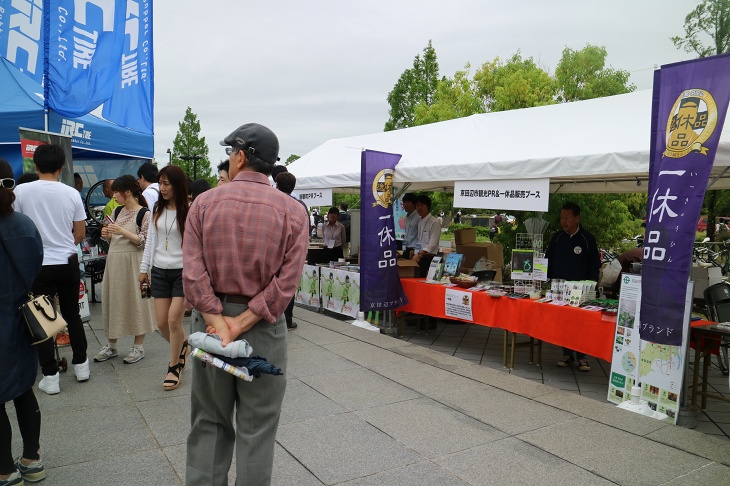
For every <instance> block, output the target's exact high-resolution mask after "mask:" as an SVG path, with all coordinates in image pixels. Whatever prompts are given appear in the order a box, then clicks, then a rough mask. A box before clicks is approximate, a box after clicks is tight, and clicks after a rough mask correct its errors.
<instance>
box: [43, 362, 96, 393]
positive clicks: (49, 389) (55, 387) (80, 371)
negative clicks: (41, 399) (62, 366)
mask: <svg viewBox="0 0 730 486" xmlns="http://www.w3.org/2000/svg"><path fill="white" fill-rule="evenodd" d="M74 375H76V381H87V380H88V379H89V376H91V369H90V368H89V358H86V361H84V362H83V363H81V364H75V365H74ZM38 388H39V389H40V390H41V391H42V392H45V393H47V394H48V395H57V394H59V393H61V374H60V372H59V371H56V374H55V375H47V376H44V377H43V378H41V381H40V383H38Z"/></svg>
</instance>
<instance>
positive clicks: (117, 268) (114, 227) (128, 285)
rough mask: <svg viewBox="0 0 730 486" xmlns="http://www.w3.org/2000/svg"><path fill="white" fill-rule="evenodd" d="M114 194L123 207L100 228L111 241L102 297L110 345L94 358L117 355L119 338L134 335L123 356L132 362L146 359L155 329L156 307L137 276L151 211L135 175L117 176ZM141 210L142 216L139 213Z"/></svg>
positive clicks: (103, 234)
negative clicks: (146, 340)
mask: <svg viewBox="0 0 730 486" xmlns="http://www.w3.org/2000/svg"><path fill="white" fill-rule="evenodd" d="M112 193H113V197H114V199H115V200H116V201H117V202H118V203H119V204H121V205H123V207H121V208H118V209H117V210H115V217H114V222H113V223H111V224H108V225H106V226H105V227H104V228H103V229H102V230H101V236H102V237H103V238H105V239H106V240H107V241H109V253H108V254H107V257H106V268H105V269H104V279H103V281H102V289H103V292H102V296H101V313H102V318H103V319H104V331H105V333H106V337H107V340H108V344H107V345H106V346H104V347H102V348H101V351H99V354H97V355H96V357H94V361H96V362H100V361H106V360H108V359H110V358H115V357H116V356H117V339H119V337H120V336H129V335H132V336H134V345H133V346H132V349H131V350H130V352H129V354H128V355H127V357H126V358H124V363H127V364H131V363H136V362H137V361H139V360H140V359H142V358H144V347H143V342H144V337H145V335H146V334H147V333H150V332H152V331H154V329H155V324H154V323H155V318H154V316H155V313H154V307H153V306H152V301H151V299H149V298H142V296H141V293H140V287H139V278H138V277H139V264H140V263H141V262H142V253H143V252H144V246H145V241H146V240H147V229H148V228H149V224H150V215H151V213H150V211H149V210H148V209H147V207H146V206H147V202H146V201H145V199H144V196H142V188H141V187H140V186H139V182H137V180H136V179H135V178H134V176H131V175H124V176H121V177H119V178H117V179H115V180H114V182H113V183H112ZM140 211H141V212H142V215H143V216H142V217H141V219H140V217H139V216H138V213H139V212H140ZM138 221H139V222H140V224H139V225H138V224H137V222H138Z"/></svg>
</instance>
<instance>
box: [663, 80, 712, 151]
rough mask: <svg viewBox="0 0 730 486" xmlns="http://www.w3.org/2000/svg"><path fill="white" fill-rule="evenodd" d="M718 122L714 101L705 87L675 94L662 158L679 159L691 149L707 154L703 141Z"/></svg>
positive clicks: (708, 136)
mask: <svg viewBox="0 0 730 486" xmlns="http://www.w3.org/2000/svg"><path fill="white" fill-rule="evenodd" d="M716 125H717V104H715V99H714V98H713V97H712V95H711V94H710V93H709V92H708V91H705V90H704V89H687V90H685V91H683V92H682V94H680V95H679V96H678V97H677V101H675V102H674V106H673V107H672V111H671V112H670V113H669V117H668V118H667V131H666V141H667V148H666V150H665V151H664V154H663V155H664V156H665V157H671V158H673V159H679V158H681V157H684V156H685V155H687V154H689V153H690V152H699V153H701V154H702V155H707V151H708V150H709V149H708V148H707V147H703V146H702V144H703V143H705V142H706V141H707V139H708V138H710V135H712V132H714V131H715V126H716Z"/></svg>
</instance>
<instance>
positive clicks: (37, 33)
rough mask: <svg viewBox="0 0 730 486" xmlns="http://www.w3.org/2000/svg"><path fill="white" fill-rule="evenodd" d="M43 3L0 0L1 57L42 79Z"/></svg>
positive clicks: (38, 0) (31, 75)
mask: <svg viewBox="0 0 730 486" xmlns="http://www.w3.org/2000/svg"><path fill="white" fill-rule="evenodd" d="M43 20H44V15H43V2H42V1H41V0H35V1H22V2H19V1H17V0H16V1H13V0H0V57H4V58H5V59H7V60H8V61H10V62H11V63H12V64H13V65H15V66H16V67H17V68H18V69H19V70H20V71H21V72H23V73H25V74H27V75H28V76H30V77H31V78H33V80H34V81H35V82H36V83H38V84H41V83H42V82H43V60H44V59H45V55H44V52H43V41H44V39H45V36H44V28H43Z"/></svg>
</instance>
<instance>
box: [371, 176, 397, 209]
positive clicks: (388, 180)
mask: <svg viewBox="0 0 730 486" xmlns="http://www.w3.org/2000/svg"><path fill="white" fill-rule="evenodd" d="M394 173H395V171H394V170H393V169H383V170H381V171H380V172H378V173H377V175H376V176H375V178H374V179H373V198H374V199H375V202H374V203H373V207H375V206H382V207H384V208H385V209H388V208H389V207H390V205H391V203H392V202H393V174H394Z"/></svg>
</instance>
